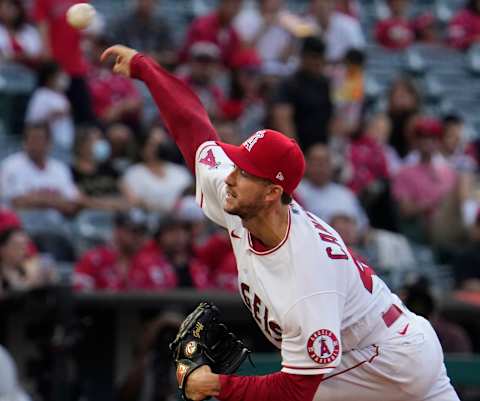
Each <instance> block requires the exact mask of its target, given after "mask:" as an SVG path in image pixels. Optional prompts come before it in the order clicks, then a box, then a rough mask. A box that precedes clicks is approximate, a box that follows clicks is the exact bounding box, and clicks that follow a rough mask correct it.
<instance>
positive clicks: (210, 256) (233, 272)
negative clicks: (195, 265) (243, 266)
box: [196, 232, 238, 292]
mask: <svg viewBox="0 0 480 401" xmlns="http://www.w3.org/2000/svg"><path fill="white" fill-rule="evenodd" d="M196 254H197V257H198V259H199V260H200V261H202V262H203V263H204V264H205V265H207V266H209V267H210V269H212V273H213V274H211V276H212V280H213V283H214V286H215V288H217V289H221V290H226V291H232V292H237V291H238V282H237V280H238V277H237V276H238V273H237V262H236V261H235V255H234V254H233V248H232V243H231V242H230V238H229V237H228V234H227V233H226V232H218V233H216V234H214V235H212V236H211V237H210V238H209V239H208V241H207V242H206V243H205V244H203V245H202V246H200V247H198V248H197V250H196Z"/></svg>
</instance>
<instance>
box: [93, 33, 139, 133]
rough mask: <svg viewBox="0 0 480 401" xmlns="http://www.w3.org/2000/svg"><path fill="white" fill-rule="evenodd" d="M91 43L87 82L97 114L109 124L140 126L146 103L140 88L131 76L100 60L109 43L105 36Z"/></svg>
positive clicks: (102, 120)
mask: <svg viewBox="0 0 480 401" xmlns="http://www.w3.org/2000/svg"><path fill="white" fill-rule="evenodd" d="M91 44H92V49H91V61H90V63H89V66H88V75H87V82H88V87H89V89H90V93H91V96H92V107H93V111H94V113H95V116H96V117H97V119H98V120H100V121H101V122H102V123H105V124H110V123H114V122H122V123H125V124H127V125H129V126H130V127H131V128H132V129H136V128H138V127H139V124H140V119H141V107H142V98H141V95H140V92H139V90H138V89H137V87H136V86H135V84H134V83H133V82H132V81H131V80H129V79H125V77H121V76H119V75H115V74H113V73H112V72H111V70H110V68H108V66H105V65H102V64H101V63H100V62H99V58H100V54H102V52H103V50H105V49H106V48H107V47H108V46H109V42H108V40H107V39H106V38H105V37H101V36H99V37H95V38H92V41H91Z"/></svg>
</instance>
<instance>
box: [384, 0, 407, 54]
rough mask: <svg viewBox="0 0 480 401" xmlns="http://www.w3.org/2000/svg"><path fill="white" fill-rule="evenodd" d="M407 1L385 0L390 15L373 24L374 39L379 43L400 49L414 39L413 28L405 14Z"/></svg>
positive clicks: (393, 48)
mask: <svg viewBox="0 0 480 401" xmlns="http://www.w3.org/2000/svg"><path fill="white" fill-rule="evenodd" d="M409 3H410V1H409V0H387V5H388V9H389V11H390V15H389V17H387V18H385V19H383V20H381V21H379V22H378V23H377V25H376V26H375V39H376V41H377V42H378V43H379V44H381V45H382V46H384V47H386V48H388V49H391V50H402V49H405V48H407V47H408V46H410V45H411V44H412V43H413V42H414V41H415V30H414V27H413V24H412V23H411V22H410V21H409V19H408V16H407V10H408V7H409V5H410V4H409Z"/></svg>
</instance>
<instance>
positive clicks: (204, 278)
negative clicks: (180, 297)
mask: <svg viewBox="0 0 480 401" xmlns="http://www.w3.org/2000/svg"><path fill="white" fill-rule="evenodd" d="M149 248H150V253H151V254H157V255H159V254H161V255H162V258H163V260H164V262H165V269H164V271H166V272H168V274H169V278H171V286H172V287H194V288H196V289H199V290H203V289H207V288H213V287H214V281H213V279H212V277H211V271H210V269H209V267H208V266H207V265H205V263H203V261H201V260H200V259H199V258H197V256H196V255H195V250H194V246H193V237H192V231H191V223H190V222H188V221H186V220H183V219H180V218H179V217H177V216H175V215H170V216H166V217H164V218H163V219H161V220H160V222H159V225H158V227H157V232H156V234H155V235H154V241H153V242H152V243H150V244H149Z"/></svg>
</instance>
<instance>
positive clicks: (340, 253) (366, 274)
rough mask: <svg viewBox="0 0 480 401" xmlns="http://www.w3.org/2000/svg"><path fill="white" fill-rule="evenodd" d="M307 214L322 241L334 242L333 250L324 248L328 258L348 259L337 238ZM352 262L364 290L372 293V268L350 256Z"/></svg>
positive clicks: (312, 216)
mask: <svg viewBox="0 0 480 401" xmlns="http://www.w3.org/2000/svg"><path fill="white" fill-rule="evenodd" d="M307 216H308V217H309V218H310V221H311V222H312V224H313V226H314V227H315V228H316V229H317V230H318V231H320V232H319V233H318V235H319V236H320V239H321V240H322V241H323V242H328V243H331V244H335V245H336V247H335V251H334V250H333V248H332V247H328V248H326V252H327V255H328V257H329V258H330V259H334V260H338V259H344V260H347V259H348V253H347V252H346V251H345V250H344V249H343V247H342V245H341V244H340V243H339V242H338V239H337V238H336V237H335V236H333V235H332V234H331V233H330V232H329V231H328V230H327V229H326V228H325V227H324V226H323V225H322V224H321V223H320V222H319V221H317V220H316V218H315V216H314V215H312V214H311V213H308V212H307ZM352 259H353V262H354V263H355V266H356V267H357V270H358V273H359V274H360V279H361V280H362V284H363V286H364V287H365V288H366V290H367V291H368V292H369V293H370V294H372V293H373V278H372V276H373V275H374V274H375V272H374V270H373V269H372V268H371V267H370V266H368V265H367V264H366V263H364V262H362V261H361V260H359V259H357V258H355V257H353V256H352Z"/></svg>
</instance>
